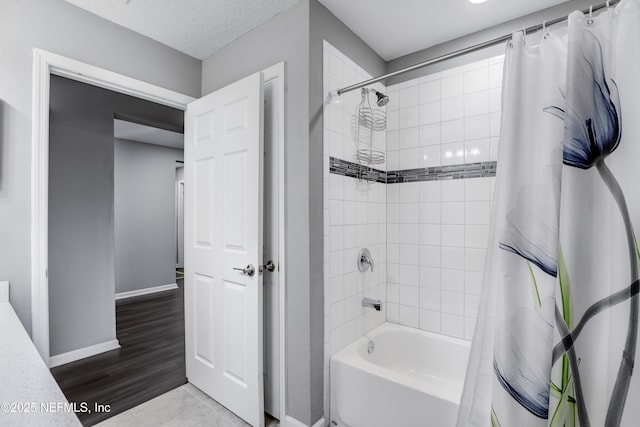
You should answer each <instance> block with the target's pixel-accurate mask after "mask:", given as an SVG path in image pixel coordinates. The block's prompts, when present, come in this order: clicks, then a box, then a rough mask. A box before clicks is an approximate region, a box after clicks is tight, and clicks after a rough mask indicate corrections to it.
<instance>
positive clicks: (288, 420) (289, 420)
mask: <svg viewBox="0 0 640 427" xmlns="http://www.w3.org/2000/svg"><path fill="white" fill-rule="evenodd" d="M284 420H285V424H284V426H283V427H309V426H308V425H306V424H305V423H303V422H301V421H298V420H296V419H295V418H293V417H292V416H290V415H287V416H286V417H285V419H284ZM324 425H325V420H324V418H320V419H319V420H318V421H316V422H315V424H314V425H313V426H311V427H324Z"/></svg>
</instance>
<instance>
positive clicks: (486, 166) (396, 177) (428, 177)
mask: <svg viewBox="0 0 640 427" xmlns="http://www.w3.org/2000/svg"><path fill="white" fill-rule="evenodd" d="M496 168H497V162H495V161H491V162H478V163H465V164H461V165H451V166H435V167H429V168H418V169H405V170H397V171H388V172H385V171H381V170H379V169H374V168H371V167H366V166H361V165H359V164H357V163H353V162H349V161H347V160H342V159H338V158H335V157H331V158H330V159H329V172H330V173H335V174H337V175H342V176H348V177H350V178H357V179H366V180H369V181H374V182H380V183H383V184H400V183H403V182H420V181H443V180H449V179H467V178H488V177H492V176H496Z"/></svg>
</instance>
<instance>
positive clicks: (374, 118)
mask: <svg viewBox="0 0 640 427" xmlns="http://www.w3.org/2000/svg"><path fill="white" fill-rule="evenodd" d="M371 94H375V95H376V96H377V101H376V103H375V105H377V106H379V107H384V106H385V105H386V104H387V102H389V97H388V96H386V95H384V94H382V93H381V92H378V91H376V90H375V89H367V88H363V89H362V91H361V96H362V99H361V100H360V104H358V106H357V107H356V111H355V114H354V115H353V118H352V125H353V126H352V129H353V138H354V140H355V141H356V154H355V156H354V157H355V160H356V162H357V163H358V165H359V166H360V167H359V170H358V177H359V179H360V180H366V181H375V180H376V174H372V173H371V169H370V168H371V166H372V165H380V164H383V163H384V162H385V153H384V151H381V150H376V149H374V148H373V138H374V132H383V131H385V130H386V129H387V113H386V112H385V111H384V110H383V109H379V108H372V107H371V101H370V100H369V96H370V95H371Z"/></svg>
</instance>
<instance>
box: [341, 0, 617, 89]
mask: <svg viewBox="0 0 640 427" xmlns="http://www.w3.org/2000/svg"><path fill="white" fill-rule="evenodd" d="M619 2H620V0H611V1H607V2H606V3H602V4H599V5H597V6H592V7H590V8H588V9H585V10H583V11H582V13H585V14H588V13H591V12H596V11H598V10H600V9H604V8H606V7H609V6H612V5H614V4H616V3H619ZM568 18H569V16H562V17H560V18H556V19H552V20H549V21H545V22H544V23H542V24H538V25H533V26H531V27H528V28H525V29H524V31H525V33H531V32H535V31H539V30H541V29H543V28H544V27H545V26H551V25H555V24H559V23H560V22H564V21H566V20H567V19H568ZM511 36H512V35H511V34H507V35H504V36H501V37H497V38H495V39H492V40H488V41H486V42H482V43H478V44H475V45H473V46H469V47H465V48H463V49H460V50H456V51H454V52H451V53H447V54H446V55H441V56H438V57H436V58H433V59H429V60H427V61H424V62H421V63H419V64H416V65H412V66H410V67H407V68H403V69H401V70H398V71H394V72H392V73H388V74H385V75H383V76H379V77H374V78H372V79H369V80H365V81H363V82H360V83H356V84H353V85H351V86H346V87H343V88H342V89H338V92H337V94H338V95H342V94H344V93H347V92H351V91H352V90H356V89H360V88H362V87H365V86H369V85H372V84H374V83H378V82H379V81H381V80H386V79H388V78H391V77H395V76H398V75H400V74H404V73H408V72H409V71H414V70H418V69H420V68H423V67H426V66H428V65H433V64H437V63H438V62H442V61H445V60H447V59H452V58H457V57H459V56H462V55H465V54H467V53H471V52H475V51H476V50H481V49H484V48H487V47H491V46H495V45H497V44H500V43H504V42H506V41H508V40H510V39H511ZM334 93H335V92H334Z"/></svg>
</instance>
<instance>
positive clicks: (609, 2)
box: [607, 0, 611, 9]
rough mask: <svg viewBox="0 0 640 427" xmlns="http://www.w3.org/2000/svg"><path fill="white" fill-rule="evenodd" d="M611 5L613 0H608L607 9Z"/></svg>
mask: <svg viewBox="0 0 640 427" xmlns="http://www.w3.org/2000/svg"><path fill="white" fill-rule="evenodd" d="M609 7H611V0H607V9H609Z"/></svg>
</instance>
